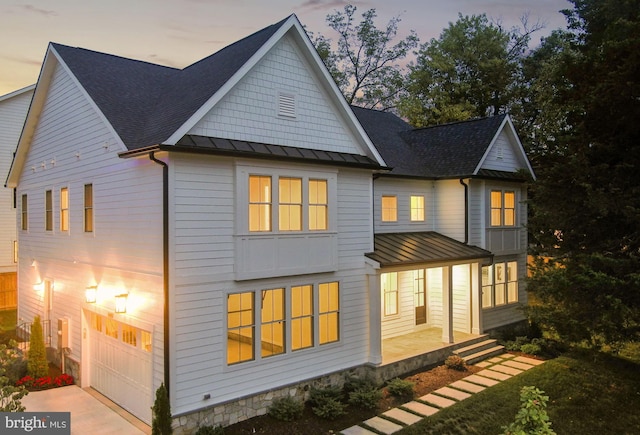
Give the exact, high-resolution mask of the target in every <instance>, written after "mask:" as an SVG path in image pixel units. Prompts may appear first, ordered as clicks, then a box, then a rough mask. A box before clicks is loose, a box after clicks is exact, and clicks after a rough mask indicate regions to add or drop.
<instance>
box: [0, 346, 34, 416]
mask: <svg viewBox="0 0 640 435" xmlns="http://www.w3.org/2000/svg"><path fill="white" fill-rule="evenodd" d="M13 344H15V342H14V343H13ZM19 358H20V355H19V354H18V352H17V350H16V349H15V348H7V346H6V345H5V344H0V412H23V411H24V410H25V408H24V406H22V403H21V399H22V398H23V397H24V396H26V395H27V394H29V392H28V391H27V390H26V388H25V387H24V386H22V385H14V382H11V380H10V379H9V377H8V376H7V375H6V370H7V367H10V366H12V365H13V364H14V363H15V361H16V360H17V359H19Z"/></svg>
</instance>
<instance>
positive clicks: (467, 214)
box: [459, 178, 469, 245]
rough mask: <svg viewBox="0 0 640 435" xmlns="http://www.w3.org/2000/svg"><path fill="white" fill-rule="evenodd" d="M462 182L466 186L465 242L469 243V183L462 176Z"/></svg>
mask: <svg viewBox="0 0 640 435" xmlns="http://www.w3.org/2000/svg"><path fill="white" fill-rule="evenodd" d="M459 181H460V184H462V185H463V186H464V244H465V245H468V244H469V185H468V184H466V183H465V182H464V178H461V179H460V180H459Z"/></svg>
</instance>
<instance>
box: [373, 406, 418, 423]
mask: <svg viewBox="0 0 640 435" xmlns="http://www.w3.org/2000/svg"><path fill="white" fill-rule="evenodd" d="M382 415H384V416H385V417H389V418H393V419H394V420H398V421H399V422H400V423H403V424H406V425H407V426H411V425H412V424H414V423H417V422H419V421H420V420H422V417H419V416H417V415H415V414H412V413H410V412H408V411H405V410H403V409H400V408H393V409H390V410H388V411H387V412H383V413H382Z"/></svg>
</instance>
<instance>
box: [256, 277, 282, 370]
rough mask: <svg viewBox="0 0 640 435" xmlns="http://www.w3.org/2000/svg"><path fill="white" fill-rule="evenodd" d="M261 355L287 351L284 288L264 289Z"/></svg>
mask: <svg viewBox="0 0 640 435" xmlns="http://www.w3.org/2000/svg"><path fill="white" fill-rule="evenodd" d="M261 302H262V307H261V310H260V311H261V317H262V326H261V331H260V332H261V334H260V341H261V346H260V347H261V356H262V357H263V358H265V357H269V356H272V355H278V354H281V353H284V352H285V340H284V332H285V318H284V316H285V309H284V289H283V288H279V289H273V290H263V291H262V301H261Z"/></svg>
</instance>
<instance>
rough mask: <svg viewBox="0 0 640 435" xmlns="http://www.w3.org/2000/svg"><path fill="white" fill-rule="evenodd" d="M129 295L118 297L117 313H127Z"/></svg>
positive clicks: (124, 294)
mask: <svg viewBox="0 0 640 435" xmlns="http://www.w3.org/2000/svg"><path fill="white" fill-rule="evenodd" d="M128 296H129V295H128V294H127V293H123V294H121V295H116V313H126V312H127V297H128Z"/></svg>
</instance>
